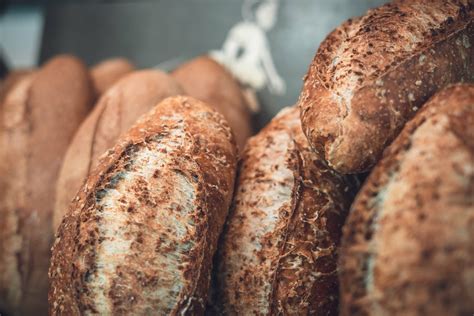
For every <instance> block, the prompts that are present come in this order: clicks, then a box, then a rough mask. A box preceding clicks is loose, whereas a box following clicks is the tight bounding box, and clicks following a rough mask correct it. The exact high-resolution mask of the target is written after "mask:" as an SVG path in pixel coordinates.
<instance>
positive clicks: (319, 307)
mask: <svg viewBox="0 0 474 316" xmlns="http://www.w3.org/2000/svg"><path fill="white" fill-rule="evenodd" d="M351 178H352V177H350V176H341V175H339V174H337V173H336V172H334V171H333V170H332V169H330V168H328V167H327V165H326V164H325V163H324V161H323V160H322V159H320V158H319V157H318V156H317V155H316V154H314V153H313V152H312V150H311V149H310V146H309V144H308V142H307V140H306V138H305V136H304V135H303V132H302V130H301V126H300V120H299V111H298V108H296V107H292V108H287V109H284V110H283V111H282V112H280V114H279V115H278V116H277V117H276V118H275V119H273V120H272V121H271V122H270V124H269V125H268V126H267V127H265V128H264V129H263V130H262V131H261V132H260V133H259V134H258V135H256V136H254V137H252V138H251V139H250V140H249V142H248V143H247V146H246V148H245V150H244V152H243V158H242V161H241V167H240V171H239V176H238V180H237V186H236V193H235V198H234V201H233V207H232V211H231V213H230V215H229V218H228V221H227V225H226V230H225V233H224V238H223V242H222V244H221V245H220V247H219V254H218V257H217V258H218V271H217V282H216V283H217V290H216V296H217V297H216V300H217V301H218V308H219V309H220V310H221V311H222V312H223V313H224V314H229V315H254V314H255V315H281V314H284V315H292V314H304V315H306V314H309V315H315V314H317V315H337V302H338V295H337V294H338V284H337V273H336V255H337V254H336V251H337V246H338V245H339V239H340V234H341V227H342V224H343V222H344V219H345V215H346V214H347V210H348V209H349V205H350V202H351V200H352V197H353V196H354V193H355V192H354V191H355V186H354V183H353V182H352V181H351V180H354V179H351Z"/></svg>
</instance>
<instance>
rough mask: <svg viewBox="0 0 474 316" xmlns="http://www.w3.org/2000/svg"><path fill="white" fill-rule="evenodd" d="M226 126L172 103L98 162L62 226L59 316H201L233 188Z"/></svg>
mask: <svg viewBox="0 0 474 316" xmlns="http://www.w3.org/2000/svg"><path fill="white" fill-rule="evenodd" d="M236 156H237V149H236V145H235V141H234V140H233V137H232V134H231V130H230V127H229V126H228V124H227V122H226V121H225V120H224V118H223V116H222V115H221V114H219V113H217V112H216V111H215V110H213V109H211V108H210V107H209V106H207V105H205V104H204V103H202V102H201V101H198V100H195V99H192V98H190V97H172V98H168V99H165V100H164V101H162V102H161V103H160V104H159V105H158V106H156V107H155V108H154V109H153V110H152V111H151V112H149V113H148V114H146V115H145V116H143V117H142V118H141V119H140V120H139V122H138V123H137V124H135V125H134V127H132V128H131V129H130V130H129V131H128V132H127V133H126V134H125V135H124V136H122V137H121V138H120V140H119V141H118V143H117V145H116V146H115V147H114V148H113V149H112V150H110V151H109V152H108V154H107V155H106V156H104V157H103V159H101V161H100V163H99V165H98V166H97V168H96V169H95V170H94V171H93V172H92V173H91V175H90V176H89V178H88V180H87V182H86V183H85V185H84V186H83V187H82V189H81V190H80V192H79V194H78V196H77V197H76V198H75V199H74V202H73V203H72V204H71V209H70V212H69V213H68V214H67V215H66V217H65V219H64V220H63V221H62V223H61V225H60V227H59V231H58V233H57V238H56V242H55V245H54V247H53V257H52V262H51V267H50V270H49V271H50V280H51V289H50V292H49V303H50V313H51V314H52V315H82V314H89V313H98V314H100V315H124V314H126V315H144V314H146V315H150V314H154V315H178V314H179V315H182V314H185V315H200V314H203V313H204V305H205V302H206V299H207V292H208V288H209V282H210V272H211V268H212V256H213V255H214V252H215V250H216V247H217V239H218V237H219V234H220V232H221V230H222V226H223V225H224V221H225V218H226V216H227V212H228V207H229V205H230V202H231V199H232V192H233V187H234V180H235V179H234V178H235V169H236V160H237V157H236Z"/></svg>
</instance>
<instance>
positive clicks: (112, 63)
mask: <svg viewBox="0 0 474 316" xmlns="http://www.w3.org/2000/svg"><path fill="white" fill-rule="evenodd" d="M133 70H135V66H133V65H132V64H131V63H130V62H129V61H128V60H127V59H125V58H111V59H107V60H104V61H102V62H100V63H98V64H97V65H95V66H93V67H92V68H91V70H90V72H91V77H92V82H93V83H94V89H95V92H96V95H97V96H101V95H102V94H103V93H104V92H105V91H107V89H108V88H110V87H111V86H112V85H113V84H114V83H115V82H117V81H118V80H119V79H120V78H122V77H123V76H125V75H126V74H128V73H131V72H132V71H133Z"/></svg>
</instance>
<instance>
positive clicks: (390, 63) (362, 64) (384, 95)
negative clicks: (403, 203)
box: [299, 0, 474, 173]
mask: <svg viewBox="0 0 474 316" xmlns="http://www.w3.org/2000/svg"><path fill="white" fill-rule="evenodd" d="M459 81H467V82H472V81H474V5H473V3H472V1H471V0H413V1H402V0H399V1H394V2H393V3H389V4H386V5H384V6H381V7H379V8H377V9H374V10H370V11H369V12H368V13H367V14H366V15H365V16H363V17H361V18H356V19H350V20H348V21H347V22H346V23H344V24H342V25H341V26H340V27H338V28H337V29H336V30H334V31H333V32H332V33H331V34H330V35H329V36H328V37H327V38H326V39H325V40H324V41H323V43H322V44H321V46H320V47H319V49H318V52H317V53H316V56H315V58H314V60H313V62H312V64H311V65H310V67H309V70H308V74H307V76H306V78H305V80H304V87H303V91H302V93H301V95H300V99H299V105H300V110H301V121H302V126H303V131H304V133H305V134H306V136H307V137H308V139H309V142H310V143H311V146H312V147H313V148H314V149H315V150H317V151H319V152H321V153H324V155H325V158H326V160H327V161H328V162H329V164H330V166H332V167H333V168H335V169H336V170H338V171H340V172H343V173H355V172H361V171H365V170H367V169H369V168H370V167H372V166H373V165H374V164H375V163H376V162H377V161H378V159H379V158H380V156H381V154H382V151H383V149H384V148H385V147H386V146H387V145H388V144H389V143H390V142H391V141H392V140H393V139H394V138H395V136H396V135H397V134H398V133H399V131H400V130H401V128H402V127H403V125H404V124H405V122H406V121H407V120H409V119H410V118H411V117H412V116H413V115H414V114H415V112H416V111H417V110H418V109H419V108H420V107H421V106H422V104H423V103H424V102H425V101H426V100H427V99H428V98H429V97H430V96H431V95H433V94H434V93H435V92H436V91H437V90H438V89H440V88H442V87H443V86H446V85H447V84H449V83H455V82H459Z"/></svg>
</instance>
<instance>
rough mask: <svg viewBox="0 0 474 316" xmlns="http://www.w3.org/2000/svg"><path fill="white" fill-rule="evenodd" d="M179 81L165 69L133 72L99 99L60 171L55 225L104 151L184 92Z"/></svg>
mask: <svg viewBox="0 0 474 316" xmlns="http://www.w3.org/2000/svg"><path fill="white" fill-rule="evenodd" d="M182 93H183V90H182V89H181V87H180V86H179V84H178V83H177V82H176V81H175V80H174V79H173V78H171V77H170V76H169V75H167V74H166V73H164V72H161V71H158V70H141V71H136V72H133V73H131V74H129V75H127V76H125V77H124V78H122V79H121V80H119V81H118V82H117V83H116V84H115V85H114V86H112V87H111V88H110V89H109V90H108V91H107V92H106V93H105V94H104V95H103V96H102V97H101V98H100V99H99V101H98V103H97V105H96V106H95V108H94V110H93V111H92V112H91V114H90V115H89V116H88V117H87V119H86V120H85V121H84V123H83V124H82V125H81V127H80V128H79V130H78V132H77V133H76V135H75V136H74V139H73V140H72V142H71V145H70V146H69V148H68V150H67V153H66V156H65V158H64V162H63V165H62V167H61V172H60V175H59V179H58V183H57V190H56V201H55V207H54V219H53V224H54V229H55V230H56V228H57V227H58V226H59V223H60V222H61V219H62V217H63V215H64V213H65V212H66V211H67V209H68V206H69V203H70V202H71V200H72V198H73V197H74V196H75V195H76V193H77V190H78V189H79V187H80V186H81V184H82V182H83V181H84V180H85V179H86V178H87V176H88V174H89V172H90V170H92V169H93V168H94V167H95V166H96V165H97V163H98V160H99V159H98V158H99V156H100V155H102V154H104V153H105V152H106V151H107V150H108V149H110V148H112V146H113V145H114V144H115V141H116V140H117V138H118V137H119V136H120V135H121V134H122V133H124V132H125V131H127V130H128V129H129V128H130V127H131V126H132V125H133V123H135V121H136V120H137V119H138V118H139V117H140V116H141V115H142V114H144V113H146V112H148V111H149V110H151V109H152V108H153V107H154V106H155V105H156V104H157V103H158V102H160V101H161V100H163V99H164V98H166V97H169V96H172V95H177V94H182Z"/></svg>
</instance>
